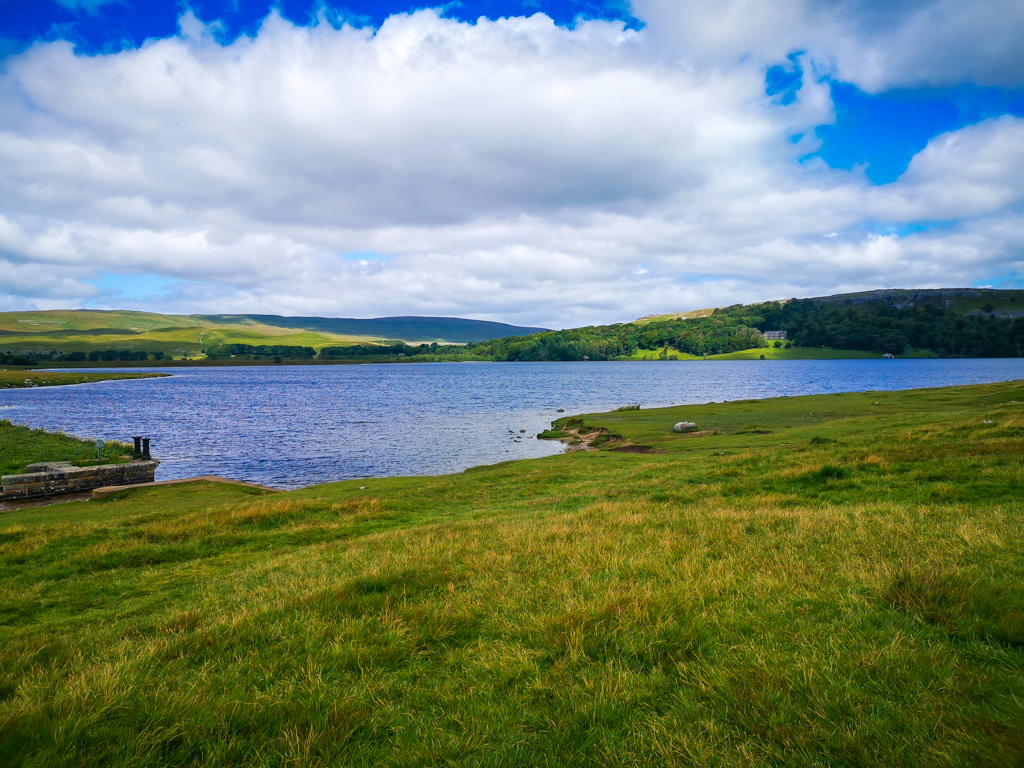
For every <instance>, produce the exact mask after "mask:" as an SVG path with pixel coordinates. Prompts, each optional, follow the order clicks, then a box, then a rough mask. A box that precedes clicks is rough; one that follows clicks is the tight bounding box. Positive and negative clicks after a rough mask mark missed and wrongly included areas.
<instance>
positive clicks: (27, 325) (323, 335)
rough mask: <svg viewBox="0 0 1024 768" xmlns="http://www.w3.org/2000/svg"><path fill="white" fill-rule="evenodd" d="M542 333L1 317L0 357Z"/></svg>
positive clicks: (350, 321)
mask: <svg viewBox="0 0 1024 768" xmlns="http://www.w3.org/2000/svg"><path fill="white" fill-rule="evenodd" d="M543 330H545V329H543V328H527V327H521V326H515V325H508V324H506V323H492V322H487V321H485V320H466V319H464V318H457V317H379V318H372V319H359V318H335V317H281V316H278V315H161V314H155V313H151V312H131V311H127V310H50V311H43V312H0V352H2V351H6V350H10V351H13V352H24V351H41V350H54V351H57V352H61V353H68V352H72V351H84V352H89V351H92V350H106V349H119V350H130V351H132V352H138V351H143V350H144V351H148V352H162V353H163V354H165V355H174V356H181V355H198V354H199V353H200V350H201V348H202V347H210V346H214V345H225V344H252V345H259V344H267V345H271V344H273V345H285V346H289V345H290V346H302V347H313V348H314V349H316V350H319V349H321V348H323V347H325V346H338V345H345V344H354V343H362V344H367V343H369V344H373V343H385V342H386V343H393V342H397V341H404V342H410V343H420V342H427V343H431V342H438V343H442V344H465V343H471V342H481V341H487V340H489V339H494V338H499V337H508V336H523V335H526V334H531V333H537V332H539V331H543ZM200 336H201V337H202V347H201V346H200Z"/></svg>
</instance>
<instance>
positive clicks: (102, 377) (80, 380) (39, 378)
mask: <svg viewBox="0 0 1024 768" xmlns="http://www.w3.org/2000/svg"><path fill="white" fill-rule="evenodd" d="M169 375H170V374H166V373H71V372H67V371H63V372H62V371H37V370H32V369H28V368H23V369H18V370H6V369H3V368H0V389H25V388H27V387H60V386H66V385H68V384H90V383H93V382H97V381H118V380H121V379H151V378H154V377H158V376H169Z"/></svg>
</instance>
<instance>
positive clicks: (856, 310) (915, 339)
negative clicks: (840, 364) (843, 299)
mask: <svg viewBox="0 0 1024 768" xmlns="http://www.w3.org/2000/svg"><path fill="white" fill-rule="evenodd" d="M986 310H987V311H986ZM992 310H993V307H991V306H986V307H985V308H983V309H982V310H980V311H978V312H977V313H976V314H961V313H958V312H956V311H955V310H953V309H950V308H945V307H942V306H937V305H936V304H933V303H925V304H923V305H921V306H911V307H899V308H898V307H893V306H890V305H888V304H886V303H884V302H881V301H875V302H870V303H866V304H845V303H838V302H822V301H815V300H814V299H802V300H793V301H789V302H786V303H784V304H783V303H781V302H769V303H766V304H756V305H753V306H750V307H730V308H727V309H724V310H721V311H720V314H724V315H728V316H730V317H741V318H744V320H745V321H746V322H748V323H750V324H751V325H754V326H756V327H758V328H760V329H761V330H784V331H787V332H788V335H789V338H790V339H791V340H792V341H793V344H794V345H796V346H798V347H835V348H836V349H865V350H870V351H872V352H880V353H883V354H884V353H886V352H888V353H891V354H894V355H899V354H904V353H906V352H909V351H910V350H911V349H919V350H927V351H929V352H932V353H934V354H935V355H937V356H939V357H1020V356H1021V355H1022V354H1024V318H1015V319H1011V318H1001V317H996V316H994V315H993V314H992Z"/></svg>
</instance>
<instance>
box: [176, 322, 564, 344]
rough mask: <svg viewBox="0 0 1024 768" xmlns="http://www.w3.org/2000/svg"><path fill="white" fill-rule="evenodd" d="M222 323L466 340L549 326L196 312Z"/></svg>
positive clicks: (395, 337) (386, 337)
mask: <svg viewBox="0 0 1024 768" xmlns="http://www.w3.org/2000/svg"><path fill="white" fill-rule="evenodd" d="M193 317H198V318H201V319H202V320H208V321H210V322H214V323H219V324H223V325H230V324H231V323H233V322H236V321H238V320H241V321H243V322H253V323H259V324H261V325H266V326H271V327H274V328H290V329H295V330H303V331H315V332H318V333H328V334H334V335H338V336H358V337H361V338H366V339H377V340H393V341H407V342H414V341H426V342H432V341H436V342H438V343H442V342H444V343H448V344H465V343H469V342H476V341H488V340H490V339H498V338H502V337H504V336H526V335H528V334H531V333H541V332H543V331H546V330H547V328H530V327H524V326H518V325H508V324H506V323H492V322H488V321H486V320H466V319H464V318H461V317H416V316H408V317H374V318H368V319H366V318H362V319H361V318H352V317H281V316H279V315H193Z"/></svg>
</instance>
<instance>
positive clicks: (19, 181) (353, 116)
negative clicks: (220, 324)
mask: <svg viewBox="0 0 1024 768" xmlns="http://www.w3.org/2000/svg"><path fill="white" fill-rule="evenodd" d="M910 5H911V6H912V7H908V8H907V9H906V10H905V12H904V13H902V14H891V13H890V14H889V15H886V13H885V12H884V11H883V10H878V11H877V12H876V11H873V10H871V8H869V6H870V4H869V3H861V4H860V5H858V6H854V5H852V4H850V3H833V4H805V3H803V2H799V1H798V0H788V2H783V3H779V4H772V5H771V6H769V5H767V4H760V3H749V2H739V0H728V1H727V2H724V3H711V2H706V1H705V0H693V1H692V2H688V3H685V4H679V3H671V4H670V3H667V2H661V0H637V2H636V3H635V7H634V11H635V12H636V13H637V14H638V15H639V16H640V17H641V18H643V19H644V20H645V21H646V22H647V26H646V27H645V28H644V29H641V30H639V31H637V30H630V29H626V28H625V27H624V25H623V24H621V23H617V22H605V21H580V22H578V23H577V24H576V25H575V26H574V27H573V28H571V29H570V28H566V27H561V26H558V25H556V24H554V23H553V22H552V21H551V19H549V18H548V17H547V16H544V15H543V14H536V15H534V16H531V17H527V18H510V19H501V20H498V21H487V20H486V19H482V20H480V21H478V22H476V23H466V22H460V21H457V20H454V19H450V18H445V17H444V16H443V15H441V14H440V13H439V12H438V11H435V10H423V11H418V12H416V13H412V14H401V15H396V16H392V17H390V18H388V19H387V20H386V21H385V22H384V23H383V24H382V26H381V27H380V28H379V29H377V30H373V29H368V28H361V29H356V28H352V27H349V26H343V27H341V28H340V29H336V28H334V27H332V26H331V25H330V24H328V23H326V22H324V21H321V22H320V23H317V24H313V25H311V26H296V25H294V24H292V23H291V22H289V21H287V20H285V19H283V18H282V17H281V16H280V15H278V14H277V13H272V14H271V15H270V16H269V17H268V18H267V19H266V21H265V22H264V24H263V25H262V27H261V28H260V29H259V31H258V33H256V34H255V35H254V36H252V37H241V38H239V39H238V40H236V41H234V42H232V43H230V44H227V45H225V44H222V43H221V42H219V41H218V39H217V38H216V36H215V35H214V34H213V29H212V28H211V26H209V25H207V24H206V23H204V22H203V21H201V20H200V19H198V18H197V17H196V16H195V15H194V14H193V13H192V12H191V11H188V12H186V13H184V14H183V16H182V18H181V22H180V29H181V32H180V34H179V35H178V36H175V37H172V38H168V39H163V40H152V41H149V42H147V43H146V44H145V45H143V46H142V47H141V48H139V49H138V50H126V51H122V52H119V53H114V54H107V55H98V56H83V55H78V54H76V53H75V51H74V49H73V47H72V46H71V44H70V43H66V42H51V43H39V44H36V45H34V46H32V47H31V48H29V49H28V50H27V51H25V52H24V53H21V54H18V55H15V56H11V57H9V58H8V59H7V60H6V62H5V66H4V69H3V70H2V71H0V212H2V213H0V297H3V300H2V302H0V305H2V306H4V307H11V308H13V307H31V306H40V307H41V306H49V304H48V302H52V301H55V300H59V301H63V302H64V303H65V305H67V306H77V305H81V304H82V303H83V302H86V301H90V300H91V301H93V302H94V303H95V302H97V301H101V300H103V296H99V295H98V294H97V289H96V288H95V286H94V285H93V281H95V280H96V279H97V276H98V275H99V274H101V273H115V274H129V275H130V274H137V275H158V276H161V277H164V278H169V279H172V280H174V281H180V282H174V283H173V285H172V286H171V287H169V288H168V290H167V293H166V296H165V298H164V299H163V302H164V303H163V304H162V305H161V304H160V300H159V299H157V298H154V297H149V298H147V299H146V308H149V309H164V310H168V311H204V312H211V311H224V312H279V313H285V314H314V313H316V314H325V315H349V316H365V315H386V314H434V315H442V314H449V315H466V316H474V317H483V318H489V319H500V320H505V321H509V322H521V323H524V324H543V325H550V326H571V325H581V324H589V323H593V322H605V321H621V320H628V319H631V318H633V317H636V316H640V315H644V314H649V313H652V312H657V311H667V310H673V309H682V308H692V307H699V306H709V305H714V304H722V303H726V304H729V303H735V302H736V301H742V300H756V299H765V298H781V297H785V296H791V295H810V294H814V293H820V292H826V293H832V292H835V291H837V290H843V289H861V288H868V287H882V286H886V285H893V284H896V283H901V284H904V285H920V286H924V285H936V284H954V283H958V284H968V283H973V282H976V281H977V280H979V279H987V278H989V277H991V276H993V275H995V274H996V273H999V274H1006V273H1007V272H1008V271H1011V270H1012V269H1015V268H1016V267H1014V266H1013V265H1014V264H1016V261H1015V259H1016V258H1019V256H1015V255H1014V254H1018V255H1019V253H1020V251H1019V249H1018V250H1017V251H1014V244H1015V243H1018V244H1019V242H1020V236H1021V222H1020V213H1019V212H1020V205H1021V200H1022V194H1024V188H1022V183H1021V179H1022V178H1024V174H1022V173H1021V171H1022V170H1024V168H1022V163H1024V159H1022V158H1024V154H1022V150H1021V147H1022V146H1024V132H1022V128H1021V125H1022V121H1020V120H1018V119H1015V118H1001V119H996V120H991V121H987V122H985V123H982V124H980V125H977V126H972V127H969V128H965V129H963V130H961V131H957V132H955V133H952V134H948V135H945V136H941V137H937V138H936V139H935V140H933V141H932V142H931V143H930V144H929V145H928V147H927V148H926V149H925V150H924V151H923V152H921V153H920V154H919V155H918V156H917V157H916V158H915V159H914V161H913V162H912V163H911V166H910V168H909V169H908V171H907V173H906V174H905V175H904V176H903V177H902V178H901V179H899V180H897V181H896V182H894V183H892V184H888V185H884V186H882V187H876V186H873V185H872V184H870V183H869V182H868V181H867V179H866V178H865V177H864V176H863V174H862V173H860V172H859V171H853V172H847V171H836V170H832V169H829V168H827V167H825V166H824V165H823V164H821V163H820V162H819V163H815V162H803V163H801V162H799V160H800V158H801V157H803V156H804V155H806V154H807V153H808V152H809V151H812V150H813V148H814V141H815V140H814V138H813V135H814V134H813V128H814V126H816V125H820V124H822V123H826V122H829V121H830V120H831V119H832V104H831V100H830V96H829V90H828V86H827V84H825V83H823V82H820V81H819V80H818V78H816V77H814V76H812V75H811V74H810V73H811V72H813V71H814V70H815V68H817V67H833V68H835V70H836V71H837V72H839V73H844V72H845V73H847V75H848V77H849V78H850V79H852V80H856V79H857V78H861V81H860V82H861V84H862V85H864V86H865V87H871V84H872V83H874V84H876V85H877V84H879V83H889V82H904V81H906V78H907V77H908V75H906V73H905V72H904V69H906V68H913V67H912V66H911V64H909V63H907V62H910V61H911V58H912V57H911V54H912V53H913V51H912V46H909V44H908V46H905V48H904V50H903V53H902V54H901V55H904V56H905V58H906V57H911V58H906V61H903V62H902V63H901V62H894V61H889V60H885V59H884V57H883V58H878V56H876V55H875V54H873V53H871V52H872V51H874V50H875V47H876V46H877V44H878V43H877V41H875V40H874V38H872V36H871V35H869V34H868V32H869V31H870V30H871V29H875V30H876V31H877V30H878V29H882V28H883V27H884V33H885V34H887V35H891V36H895V37H893V39H897V38H898V37H899V35H901V34H903V35H910V34H911V33H910V32H906V30H908V29H910V30H913V29H917V27H915V26H914V25H918V26H920V25H922V24H924V25H926V26H927V23H931V24H932V27H929V29H931V32H929V33H928V34H931V35H932V37H935V36H939V37H941V34H944V33H943V32H942V30H943V29H945V28H946V27H945V26H943V25H944V24H946V23H947V16H948V15H949V14H951V13H952V11H951V10H949V9H947V8H946V6H945V5H944V4H943V3H941V2H938V3H931V4H926V3H912V4H910ZM858 8H859V9H860V11H859V12H860V13H861V17H858V18H860V19H861V26H857V25H846V26H844V25H843V24H841V23H840V22H841V21H842V20H843V19H847V18H848V17H852V15H856V13H857V12H858ZM865 8H866V9H867V10H864V9H865ZM879 8H881V6H879ZM928 8H931V9H932V10H931V14H932V15H931V16H928V15H927V14H925V15H924V16H922V14H924V13H925V10H927V9H928ZM869 11H870V13H869ZM872 13H873V14H875V15H874V16H872V15H871V14H872ZM944 14H945V15H944ZM981 15H984V14H981ZM1010 15H1011V16H1013V14H1010ZM949 18H953V17H952V16H950V17H949ZM986 18H987V17H986ZM1013 18H1015V17H1013ZM872 19H873V21H872ZM921 19H924V20H923V21H922V20H921ZM929 19H932V21H931V22H928V20H929ZM1011 22H1012V19H1011ZM949 23H953V22H949ZM979 23H980V22H979ZM1013 23H1015V22H1013ZM872 25H874V26H872ZM879 25H882V26H879ZM840 29H845V30H846V31H845V32H843V33H842V34H840V33H839V32H837V31H836V30H840ZM972 29H973V28H972ZM901 30H902V31H901ZM915 34H917V33H915ZM919 34H920V35H922V36H923V37H922V38H921V39H931V38H929V37H928V35H926V34H925V33H924V32H920V33H919ZM979 34H981V33H979ZM912 37H913V35H912ZM914 39H915V40H916V39H917V37H914ZM936 39H938V38H936ZM972 39H973V38H972ZM858 46H859V48H858ZM997 48H998V46H997ZM794 50H803V51H804V53H802V54H800V57H799V60H800V62H801V64H802V66H803V67H804V68H805V71H806V72H807V73H808V75H807V76H805V77H804V79H803V83H802V86H801V88H800V90H799V92H798V93H797V94H796V98H795V100H794V101H793V103H792V104H789V105H786V106H783V105H781V104H780V103H779V102H778V100H777V99H773V98H770V97H768V96H767V95H766V94H765V82H764V77H765V70H766V67H767V66H769V65H770V64H772V63H777V61H778V60H779V59H780V58H783V57H785V56H786V55H787V54H788V53H791V52H793V51H794ZM853 50H861V51H862V52H865V56H866V58H865V59H864V61H865V62H868V63H870V62H874V63H873V64H871V67H875V68H874V69H872V68H871V67H868V65H867V64H864V62H861V64H863V66H861V64H857V65H856V66H855V65H854V64H853V63H851V62H853V59H852V58H850V56H851V55H852V54H850V51H853ZM1000 50H1001V49H1000ZM868 54H870V55H868ZM997 54H998V51H996V53H992V54H991V56H990V59H992V61H995V59H994V58H992V57H996V56H997ZM922 55H923V54H922ZM998 55H1003V57H1004V58H1006V57H1010V58H1012V56H1011V54H1009V53H1005V52H1004V54H998ZM872 56H874V58H871V57H872ZM869 59H870V62H869V61H868V60H869ZM901 61H902V60H901ZM915 61H916V60H915ZM920 61H922V62H923V61H924V59H920ZM982 64H983V62H981V63H979V62H975V63H974V64H972V65H971V66H975V67H976V68H977V67H982ZM857 66H860V67H861V69H859V70H858V69H857V68H856V67H857ZM935 66H936V67H938V64H936V65H935ZM985 66H988V65H985ZM922 67H923V65H922ZM992 68H993V71H996V70H998V71H999V72H1002V73H1003V74H1004V75H1006V76H1007V77H1009V75H1008V74H1007V73H1009V72H1011V71H1012V67H1009V66H1005V67H1003V66H996V65H995V64H993V65H992ZM968 69H969V68H968ZM968 69H963V70H962V71H959V72H954V71H953V70H952V69H950V68H949V67H947V68H946V70H941V71H940V69H934V73H937V74H934V78H935V79H942V78H944V77H949V78H959V77H970V76H972V75H971V72H970V71H968ZM982 69H983V67H982ZM982 69H978V70H977V71H978V72H981V71H982ZM908 71H909V70H908ZM932 71H933V70H929V69H927V68H926V67H924V68H921V69H919V72H924V73H928V72H932ZM877 72H883V73H885V75H884V77H883V76H878V75H877ZM865 73H866V74H865ZM872 73H875V74H872ZM977 76H978V77H979V78H981V75H977ZM932 77H933V75H932V74H927V77H926V78H925V79H928V78H932ZM872 78H874V79H872ZM901 78H903V79H901ZM799 135H802V136H803V137H804V138H802V139H800V140H797V141H794V139H793V137H794V136H799ZM937 220H941V221H942V222H944V224H943V227H944V228H943V229H942V230H934V231H931V232H928V231H924V232H922V231H918V230H919V229H920V228H917V229H913V230H911V229H907V228H906V227H905V226H904V225H907V224H910V223H913V222H921V221H925V222H928V221H937ZM950 221H954V224H953V225H952V226H950V225H949V222H950ZM925 229H926V230H927V228H925ZM822 233H827V234H825V235H824V236H823V234H822ZM352 254H361V256H358V257H355V258H354V257H352ZM373 254H377V255H379V258H378V257H374V256H373ZM368 255H369V256H368ZM640 265H642V266H640ZM131 298H132V297H130V296H129V297H124V298H123V299H122V300H123V301H126V302H128V303H129V304H130V303H131Z"/></svg>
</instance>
